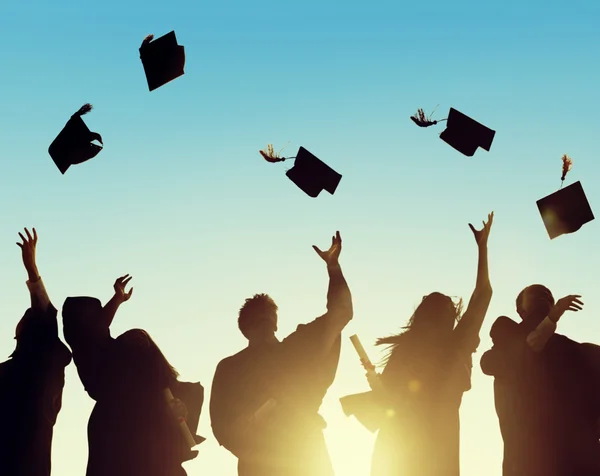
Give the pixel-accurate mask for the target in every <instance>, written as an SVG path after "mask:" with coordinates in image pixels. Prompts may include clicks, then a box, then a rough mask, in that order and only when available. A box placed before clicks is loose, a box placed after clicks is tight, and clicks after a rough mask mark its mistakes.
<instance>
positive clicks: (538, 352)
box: [481, 284, 600, 476]
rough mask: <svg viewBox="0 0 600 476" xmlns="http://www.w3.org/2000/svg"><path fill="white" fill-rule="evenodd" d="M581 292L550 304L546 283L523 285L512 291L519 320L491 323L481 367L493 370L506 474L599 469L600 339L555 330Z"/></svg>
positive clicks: (559, 474)
mask: <svg viewBox="0 0 600 476" xmlns="http://www.w3.org/2000/svg"><path fill="white" fill-rule="evenodd" d="M579 297H580V296H576V295H571V296H566V297H564V298H562V299H560V300H559V301H558V302H557V303H556V304H555V303H554V298H553V296H552V293H551V292H550V290H549V289H548V288H546V287H545V286H542V285H539V284H535V285H532V286H528V287H527V288H525V289H524V290H523V291H521V293H520V294H519V296H518V297H517V312H518V314H519V316H520V317H521V319H522V322H521V323H519V324H517V323H516V322H514V321H512V320H511V319H509V318H508V317H505V316H502V317H499V318H498V319H497V320H496V322H495V323H494V325H493V326H492V330H491V332H490V335H491V337H492V340H493V343H494V346H493V347H492V349H491V350H489V351H488V352H486V353H485V354H484V355H483V357H482V358H481V368H482V370H483V372H484V373H485V374H487V375H492V376H494V377H495V379H494V396H495V404H496V412H497V414H498V420H499V422H500V430H501V433H502V438H503V440H504V461H503V475H504V476H542V475H543V476H579V475H582V476H583V475H586V476H587V475H590V476H596V475H600V443H599V441H598V438H599V436H600V431H599V427H598V422H599V420H598V419H599V417H600V388H599V385H600V347H598V346H596V345H594V344H580V343H577V342H574V341H572V340H570V339H568V338H567V337H565V336H562V335H559V334H554V331H555V330H556V323H557V322H558V320H559V319H560V317H561V316H562V315H563V314H564V312H565V311H567V310H571V311H577V310H579V309H581V306H582V305H583V303H582V302H581V301H580V300H579V299H578V298H579Z"/></svg>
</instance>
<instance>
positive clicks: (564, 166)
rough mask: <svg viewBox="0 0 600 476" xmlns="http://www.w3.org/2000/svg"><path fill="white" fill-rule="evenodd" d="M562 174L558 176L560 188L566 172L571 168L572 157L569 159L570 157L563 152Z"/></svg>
mask: <svg viewBox="0 0 600 476" xmlns="http://www.w3.org/2000/svg"><path fill="white" fill-rule="evenodd" d="M562 162H563V164H562V176H561V177H560V188H562V186H563V183H564V181H565V177H566V176H567V173H569V170H571V169H572V168H573V159H571V157H569V156H568V155H567V154H564V155H563V156H562Z"/></svg>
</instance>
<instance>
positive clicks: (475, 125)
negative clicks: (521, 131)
mask: <svg viewBox="0 0 600 476" xmlns="http://www.w3.org/2000/svg"><path fill="white" fill-rule="evenodd" d="M411 119H412V121H413V122H414V123H415V124H417V125H418V126H419V127H429V126H433V125H436V124H437V123H438V122H442V121H448V124H447V125H446V129H445V130H444V131H443V132H442V133H441V134H440V139H442V140H443V141H444V142H446V144H448V145H449V146H451V147H453V148H454V149H456V150H457V151H459V152H460V153H461V154H463V155H466V156H467V157H473V155H475V151H476V150H477V149H478V148H479V147H481V148H482V149H485V150H487V151H488V152H489V151H490V148H491V146H492V141H493V140H494V136H495V135H496V131H493V130H492V129H490V128H489V127H486V126H484V125H483V124H481V123H479V122H477V121H475V120H474V119H471V118H470V117H469V116H467V115H465V114H463V113H462V112H460V111H457V110H456V109H454V108H452V107H451V108H450V112H449V113H448V117H447V119H440V120H439V121H432V120H431V119H429V118H427V117H426V116H425V113H424V112H423V109H419V110H418V111H417V114H415V115H414V116H411Z"/></svg>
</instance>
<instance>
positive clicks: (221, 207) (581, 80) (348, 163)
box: [0, 0, 600, 476]
mask: <svg viewBox="0 0 600 476" xmlns="http://www.w3.org/2000/svg"><path fill="white" fill-rule="evenodd" d="M556 3H557V4H556V6H552V4H549V3H547V2H502V3H499V2H498V3H492V2H438V1H437V0H432V1H429V2H421V3H417V2H412V3H411V4H407V5H402V6H401V4H400V2H391V1H381V2H372V3H368V2H361V3H359V2H355V1H346V2H338V3H334V2H316V1H312V2H296V3H294V2H267V1H252V0H249V1H247V2H238V1H228V2H210V3H209V2H203V3H202V2H193V1H172V2H161V3H158V2H155V1H145V2H141V1H137V0H136V1H129V2H123V1H121V2H116V1H104V2H102V3H101V4H100V3H98V4H92V3H89V4H87V5H86V4H85V3H83V2H67V1H64V0H56V1H53V2H51V7H50V2H41V1H30V2H16V1H9V0H6V1H4V2H2V5H1V6H0V40H2V44H3V47H2V48H1V49H0V65H1V67H2V88H1V90H0V111H2V114H1V115H0V138H1V140H0V157H1V158H2V160H0V181H1V185H2V186H1V187H0V200H1V201H2V203H3V208H2V217H3V219H2V223H1V224H0V244H1V246H0V260H1V262H2V263H3V265H2V267H1V268H0V284H1V285H2V289H3V290H4V299H3V309H2V312H3V314H4V316H5V317H4V319H2V320H1V321H0V335H1V336H3V338H2V339H1V340H0V354H2V353H4V355H8V354H9V353H10V352H11V351H12V346H13V344H14V341H13V340H12V337H13V335H14V334H13V332H14V326H15V324H16V322H17V321H18V319H19V317H20V316H21V315H22V313H23V312H24V310H25V308H26V306H27V302H28V300H27V290H26V287H25V283H24V281H25V279H26V274H25V272H24V271H23V270H22V269H21V263H20V255H19V249H18V248H17V247H16V245H15V244H14V243H15V241H16V238H17V232H18V231H20V230H21V229H22V228H23V227H24V226H30V227H31V226H36V228H37V230H38V232H39V235H40V242H39V245H38V255H39V257H38V261H39V266H40V271H41V274H42V276H43V278H44V279H45V281H46V284H47V288H48V290H49V292H50V294H51V297H52V299H53V301H54V303H55V305H56V306H57V307H58V306H61V305H62V302H63V301H64V299H65V298H66V297H67V296H70V295H93V296H97V297H99V298H101V299H102V300H103V301H106V300H108V299H109V298H110V296H111V293H112V283H113V282H114V280H115V278H116V277H117V276H120V275H122V274H125V273H130V274H132V275H133V277H134V280H133V284H134V287H135V291H134V295H133V298H132V300H131V301H130V302H128V303H127V304H125V305H124V306H123V308H122V310H121V311H120V313H119V315H118V316H117V319H116V321H115V324H114V331H115V335H116V334H119V333H121V332H123V331H125V330H127V329H129V328H131V327H144V328H146V329H147V330H148V331H149V332H150V333H151V334H152V335H153V336H154V337H155V339H156V341H157V342H158V343H159V344H160V345H161V347H162V348H163V350H164V351H165V353H166V355H167V356H168V357H169V359H170V360H171V362H172V363H173V364H174V365H175V366H176V367H177V368H178V369H179V370H180V372H181V373H182V377H183V378H184V379H186V380H194V381H197V380H200V381H201V382H202V383H203V384H204V386H205V387H206V389H207V393H208V390H209V389H210V382H211V379H212V375H213V372H214V368H215V366H216V364H217V362H218V361H219V360H220V359H221V358H223V357H225V356H227V355H230V354H232V353H234V352H236V351H238V350H239V349H241V348H242V347H243V346H244V345H245V342H244V339H243V337H242V336H241V334H240V333H239V331H238V330H237V328H236V315H237V310H238V309H239V307H240V305H241V304H242V303H243V300H244V298H246V297H248V296H250V295H252V294H253V293H256V292H268V293H270V294H271V295H272V296H273V297H274V299H275V300H276V301H277V303H278V304H279V307H280V336H284V335H285V334H287V333H289V332H291V331H292V330H293V329H294V328H295V326H296V325H297V324H298V323H300V322H306V321H308V320H310V319H312V318H314V317H316V316H318V315H319V314H320V313H322V312H323V311H324V306H325V292H326V285H327V275H326V272H325V270H324V267H323V265H322V262H321V261H320V259H319V258H318V256H316V254H314V251H313V250H312V249H311V245H312V244H316V245H318V246H320V247H324V246H326V245H327V244H328V243H329V240H330V236H331V235H332V234H333V233H334V232H335V230H338V229H339V230H340V231H341V233H342V237H343V240H344V250H343V252H342V257H341V260H342V264H343V266H344V270H345V273H346V276H347V279H348V282H349V284H350V286H351V289H352V291H353V294H354V299H355V319H354V321H353V322H352V323H351V325H350V326H349V327H348V329H347V331H346V332H345V334H346V337H347V336H350V335H351V334H353V333H358V334H359V336H360V337H361V339H362V341H363V343H364V344H365V347H366V348H367V351H368V352H370V354H371V355H372V357H373V359H377V358H378V356H379V354H378V350H376V349H374V348H373V346H372V342H373V341H374V339H375V338H376V337H378V336H381V335H386V334H388V333H390V332H395V331H396V330H398V328H399V327H400V326H401V325H403V324H404V322H405V321H406V319H408V317H409V316H410V314H411V313H412V310H413V309H414V306H415V305H416V304H418V302H419V300H420V298H421V296H423V295H424V294H427V293H429V292H431V291H434V290H437V291H441V292H444V293H446V294H449V295H462V296H463V297H465V299H468V297H469V295H470V293H471V292H472V288H473V285H474V281H475V264H476V261H475V260H476V249H475V243H474V240H473V238H472V236H471V232H470V231H469V228H468V226H467V223H468V222H473V223H474V224H479V223H480V222H481V220H483V219H484V218H485V217H486V216H487V213H488V212H490V211H491V210H494V211H495V212H496V218H495V223H494V228H493V230H492V236H491V238H490V272H491V279H492V283H493V286H494V291H495V294H494V298H493V301H492V305H491V308H490V311H489V314H488V317H487V320H486V322H485V323H484V328H483V331H482V344H481V347H480V350H479V351H478V354H477V355H476V358H475V362H476V364H475V369H474V376H473V389H472V390H471V391H470V392H469V393H468V394H466V395H465V398H464V399H463V406H462V410H461V415H462V474H463V475H465V476H475V475H480V474H482V472H484V473H485V474H487V475H490V476H498V475H500V462H501V453H502V445H501V439H500V434H499V430H498V425H497V420H496V416H495V413H494V406H493V393H492V380H491V379H489V378H487V377H485V376H483V375H482V374H481V371H480V370H479V366H478V360H479V356H480V355H481V353H482V351H484V350H485V349H487V348H488V347H489V346H490V341H489V338H488V337H487V335H488V332H489V327H490V325H491V323H492V322H493V320H494V318H495V317H497V316H498V315H501V314H506V315H510V316H515V311H514V299H515V297H516V295H517V293H518V291H519V290H520V289H521V288H523V287H524V286H525V285H528V284H531V283H534V282H540V283H544V284H546V285H548V286H549V287H550V288H551V289H552V290H553V292H554V293H555V297H557V298H558V297H561V296H563V295H566V294H571V293H579V294H582V295H583V297H584V301H585V303H586V307H585V310H584V311H583V312H580V313H578V314H576V315H575V314H572V315H568V316H565V318H564V320H563V321H561V323H560V328H561V331H563V332H564V333H565V334H567V335H569V336H571V337H573V338H575V339H579V340H586V341H592V342H593V341H595V340H596V336H597V335H598V334H599V331H600V324H598V321H597V319H595V317H594V316H596V315H597V314H598V313H599V312H600V301H598V298H597V288H596V283H597V281H596V272H597V269H599V267H600V266H599V265H600V257H599V256H598V254H597V253H595V252H594V251H595V245H596V244H597V243H598V239H599V238H600V230H599V229H598V226H597V222H596V221H593V222H591V223H589V224H587V225H585V226H584V227H583V228H582V229H581V230H580V231H579V232H578V233H576V234H574V235H570V236H563V237H560V238H558V239H556V240H554V241H550V240H549V239H548V236H547V234H546V232H545V229H544V227H543V224H542V221H541V218H540V217H539V214H538V211H537V207H536V204H535V202H536V200H538V199H539V198H542V197H543V196H545V195H547V194H549V193H552V192H553V191H555V190H557V189H558V188H559V186H560V167H561V161H560V157H561V156H562V154H564V153H567V154H569V155H570V156H571V157H572V158H573V160H574V167H573V170H572V171H571V172H570V173H569V175H568V177H567V182H566V183H573V182H575V181H577V180H581V181H582V184H583V187H584V190H585V191H586V194H587V196H588V199H589V201H590V204H591V206H592V209H593V210H596V207H597V206H598V204H599V203H600V190H599V189H597V188H596V187H595V184H596V183H598V181H599V179H600V166H599V165H598V161H597V157H596V155H597V144H596V137H597V123H598V121H597V113H596V107H597V105H598V104H599V103H600V93H599V92H598V87H597V85H598V84H599V80H600V68H599V67H598V60H597V49H598V45H599V44H600V42H599V40H600V34H599V33H598V32H597V30H598V28H597V19H598V18H599V14H600V5H598V4H597V3H596V2H592V1H585V2H584V1H579V2H575V1H573V2H568V3H567V2H563V3H562V4H558V2H556ZM171 30H175V32H176V34H177V38H178V40H179V43H180V44H182V45H184V46H185V49H186V68H185V72H186V73H185V75H184V76H183V77H181V78H178V79H177V80H175V81H173V82H172V83H170V84H168V85H166V86H164V87H162V88H160V89H158V90H156V91H154V92H152V93H150V92H148V89H147V85H146V82H145V78H144V74H143V69H142V65H141V62H140V59H139V52H138V48H139V46H140V44H141V42H142V40H143V39H144V37H145V36H146V35H147V34H150V33H153V34H154V35H155V36H157V37H158V36H162V35H163V34H165V33H168V32H169V31H171ZM86 102H91V103H92V104H93V105H94V110H93V111H92V112H91V113H90V114H88V115H87V116H85V121H86V123H87V124H88V125H89V127H90V129H92V130H94V131H97V132H99V133H100V134H102V136H103V138H104V142H105V149H104V150H103V151H102V152H101V153H100V154H99V155H98V156H97V157H96V158H95V159H94V160H92V161H90V162H87V163H85V164H82V165H78V166H75V167H72V168H71V169H70V170H69V171H68V172H67V173H66V175H64V176H62V175H61V174H60V172H59V171H58V170H57V169H56V167H55V166H54V163H53V162H52V160H51V159H50V157H49V156H48V153H47V148H48V146H49V144H50V143H51V141H52V140H53V139H54V137H55V136H56V134H58V132H59V131H60V130H61V128H62V127H63V126H64V123H65V122H66V121H67V120H68V118H69V117H70V116H71V114H73V113H74V112H75V111H76V110H77V109H78V108H79V107H80V106H81V105H82V104H84V103H86ZM437 104H439V107H438V110H437V112H436V115H435V117H436V118H444V117H446V116H445V113H446V112H447V110H448V109H449V108H450V107H455V108H456V109H459V110H460V111H462V112H464V113H466V114H468V115H470V116H471V117H474V118H475V119H477V120H478V121H480V122H482V123H484V124H485V125H487V126H489V127H491V128H492V129H495V130H496V131H497V133H496V138H495V140H494V143H493V145H492V148H491V152H489V153H488V152H485V151H483V150H479V151H478V152H477V153H476V155H475V157H473V158H467V157H464V156H462V155H460V154H459V153H458V152H456V151H455V150H454V149H452V148H450V147H449V146H447V145H446V144H445V143H444V142H443V141H441V140H440V139H439V138H438V135H439V133H440V132H441V131H442V130H443V125H439V126H437V127H434V128H429V129H419V128H417V127H416V126H414V124H413V123H412V122H411V121H410V119H409V116H410V115H411V114H413V113H414V112H415V111H416V110H417V108H419V107H422V108H424V109H425V110H426V111H428V112H429V111H431V110H432V109H433V108H434V107H435V106H436V105H437ZM288 141H289V142H290V143H289V145H288V146H287V147H286V149H285V150H284V153H290V154H292V155H293V154H295V152H296V150H297V148H298V147H299V146H301V145H302V146H304V147H305V148H307V149H308V150H310V151H311V152H312V153H314V154H315V155H317V156H318V157H320V158H321V159H323V160H324V161H326V162H327V163H328V164H329V165H331V166H332V167H333V168H334V169H336V170H337V171H338V172H340V173H341V174H342V175H343V178H342V181H341V183H340V185H339V187H338V189H337V191H336V193H335V195H334V196H330V195H328V194H327V193H326V192H323V193H322V195H321V196H320V197H319V198H318V199H310V198H309V197H307V196H305V195H304V194H303V193H302V192H301V191H300V190H299V189H297V188H296V187H295V185H294V184H292V183H291V182H290V181H289V180H288V179H287V177H286V176H285V169H286V168H287V165H288V164H287V163H286V164H268V163H266V162H264V161H263V160H262V159H261V157H260V155H259V154H258V150H259V149H261V148H263V147H265V146H266V145H267V144H268V143H273V144H274V146H275V148H276V149H279V148H281V147H283V146H284V145H285V144H286V143H287V142H288ZM344 343H345V345H344V348H343V350H342V357H341V363H340V368H339V372H338V377H337V380H336V382H335V383H334V385H333V386H332V388H331V390H330V392H329V394H328V396H327V398H326V400H325V402H324V405H323V407H322V413H323V415H324V416H325V418H326V419H327V420H328V422H329V429H328V430H327V437H328V440H329V447H330V452H331V454H332V458H333V460H334V463H335V465H336V469H337V474H339V475H343V476H345V475H348V476H355V475H356V476H358V475H363V474H364V475H366V474H368V467H369V458H370V453H371V447H372V441H373V439H372V436H371V435H370V434H368V433H367V431H366V430H364V429H363V428H361V427H360V426H359V425H358V424H357V423H356V422H355V421H354V420H349V419H346V418H345V417H344V416H343V414H342V412H341V409H340V407H339V404H338V398H339V397H340V396H343V395H345V394H347V393H350V392H355V391H361V390H364V389H366V385H367V384H366V381H365V379H364V377H363V375H362V371H361V368H360V367H359V365H358V361H357V358H356V356H355V354H354V350H353V349H352V346H351V344H350V342H349V340H347V339H345V340H344ZM207 397H208V394H207ZM91 407H92V402H91V400H90V399H89V398H88V396H87V394H86V393H85V392H84V391H83V388H82V386H81V384H80V382H79V380H78V378H77V374H76V371H75V368H74V367H73V366H70V367H69V368H68V370H67V384H66V388H65V395H64V406H63V410H62V412H61V414H60V416H59V420H58V423H57V426H56V428H55V438H54V458H53V467H54V472H55V474H73V475H76V474H84V469H85V463H86V451H87V449H86V448H87V443H86V439H85V429H86V424H87V418H88V415H89V412H90V410H91ZM205 408H206V411H205V413H204V414H203V416H202V418H201V428H200V433H201V434H203V435H205V436H208V441H207V442H206V443H204V444H203V445H201V446H200V447H199V450H200V455H199V456H198V458H197V459H196V460H194V461H193V462H191V463H189V464H187V466H186V469H187V470H188V474H189V475H190V476H194V475H200V474H213V475H216V476H233V475H234V474H235V460H234V458H233V457H232V456H231V455H229V454H228V453H227V452H226V451H225V450H223V449H221V448H219V447H218V445H217V444H216V443H215V442H214V439H213V438H212V434H211V432H210V422H209V418H208V411H207V410H208V407H205Z"/></svg>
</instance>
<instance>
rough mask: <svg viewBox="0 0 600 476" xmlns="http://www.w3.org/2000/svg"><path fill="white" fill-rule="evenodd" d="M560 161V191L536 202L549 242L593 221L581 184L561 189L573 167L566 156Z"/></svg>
mask: <svg viewBox="0 0 600 476" xmlns="http://www.w3.org/2000/svg"><path fill="white" fill-rule="evenodd" d="M562 161H563V173H562V177H561V188H560V190H558V191H557V192H554V193H552V194H550V195H548V196H547V197H544V198H542V199H540V200H538V201H537V206H538V210H539V211H540V215H541V216H542V220H543V222H544V226H545V227H546V231H547V232H548V235H549V236H550V239H551V240H553V239H554V238H556V237H558V236H560V235H564V234H568V233H574V232H576V231H577V230H579V229H580V228H581V227H582V226H583V225H585V224H586V223H588V222H590V221H592V220H593V219H594V213H593V212H592V209H591V207H590V204H589V202H588V200H587V197H586V196H585V192H584V191H583V187H582V186H581V182H575V183H574V184H571V185H569V186H568V187H565V188H562V182H564V180H565V177H566V175H567V172H569V170H571V167H572V165H573V161H572V160H571V158H570V157H568V156H567V155H563V157H562Z"/></svg>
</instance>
